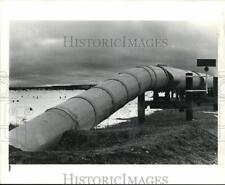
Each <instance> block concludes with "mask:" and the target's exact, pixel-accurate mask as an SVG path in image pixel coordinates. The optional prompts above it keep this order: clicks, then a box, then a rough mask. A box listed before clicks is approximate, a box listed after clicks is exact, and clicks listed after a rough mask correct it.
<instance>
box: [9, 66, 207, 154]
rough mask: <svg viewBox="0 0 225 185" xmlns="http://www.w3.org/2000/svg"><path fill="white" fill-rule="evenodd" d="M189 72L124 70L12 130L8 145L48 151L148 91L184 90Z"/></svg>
mask: <svg viewBox="0 0 225 185" xmlns="http://www.w3.org/2000/svg"><path fill="white" fill-rule="evenodd" d="M187 72H188V71H186V70H182V69H177V68H172V67H167V66H138V67H135V68H131V69H128V70H125V71H124V72H122V73H119V74H118V75H116V76H113V77H112V78H110V79H108V80H105V81H103V82H102V83H100V84H99V85H97V86H95V87H93V88H91V89H89V90H87V91H85V92H83V93H81V94H79V95H77V96H75V97H72V98H70V99H68V100H67V101H65V102H63V103H61V104H60V105H57V106H55V107H52V108H50V109H48V110H47V111H45V112H44V113H42V114H40V115H39V116H37V117H35V118H33V119H31V120H30V121H28V122H27V123H26V124H24V125H20V126H19V127H17V128H15V129H13V130H11V131H10V132H9V143H10V145H12V146H14V147H16V148H19V149H21V150H23V151H42V150H45V149H47V148H49V147H51V146H52V145H54V144H56V143H57V142H58V141H59V139H60V138H61V136H62V135H63V133H64V132H65V131H68V130H71V129H76V130H90V129H92V128H93V127H95V126H96V125H98V124H99V123H101V122H102V121H103V120H105V119H106V118H108V117H109V116H110V115H111V114H113V113H114V112H115V111H117V110H118V109H120V108H121V107H123V106H124V105H125V104H126V103H128V102H129V101H131V100H133V99H134V98H136V97H137V96H139V95H141V94H143V93H144V92H145V91H148V90H157V91H159V90H166V89H168V88H174V89H177V90H178V89H183V90H184V89H185V74H186V73H187ZM197 75H198V74H197ZM209 79H211V78H209ZM193 82H194V83H193V85H194V87H195V88H199V87H200V86H201V84H202V78H201V77H199V78H194V79H193Z"/></svg>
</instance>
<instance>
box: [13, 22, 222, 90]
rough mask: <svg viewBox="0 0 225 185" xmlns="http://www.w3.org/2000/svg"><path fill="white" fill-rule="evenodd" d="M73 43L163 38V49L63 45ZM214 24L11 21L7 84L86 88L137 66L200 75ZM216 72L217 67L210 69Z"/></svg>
mask: <svg viewBox="0 0 225 185" xmlns="http://www.w3.org/2000/svg"><path fill="white" fill-rule="evenodd" d="M64 36H73V37H74V38H77V39H82V38H91V39H102V38H106V39H110V38H121V37H123V36H126V37H127V38H138V39H144V40H147V39H149V38H153V39H167V42H168V45H167V46H166V47H146V48H144V47H139V48H135V47H133V48H132V47H113V48H110V47H107V48H104V47H79V48H78V47H72V48H71V47H64ZM217 39H218V25H217V24H216V23H212V22H211V23H209V22H207V23H206V22H204V23H203V22H159V21H155V22H154V21H135V22H133V21H126V22H121V21H120V22H118V21H111V22H110V21H107V22H103V21H97V22H96V21H95V22H94V21H12V22H11V24H10V85H11V86H35V85H46V84H89V83H96V82H99V81H101V80H104V79H106V78H108V77H110V76H112V75H114V74H115V73H116V72H119V71H123V70H124V69H127V68H131V67H134V66H138V65H154V64H166V65H170V66H174V67H178V68H183V69H190V70H196V71H200V72H202V69H200V68H197V67H196V59H197V58H217ZM211 72H212V73H216V69H212V70H211Z"/></svg>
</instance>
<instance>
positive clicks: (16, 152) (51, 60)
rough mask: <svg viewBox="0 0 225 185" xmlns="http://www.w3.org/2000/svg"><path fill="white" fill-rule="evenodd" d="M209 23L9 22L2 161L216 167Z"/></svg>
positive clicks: (214, 40)
mask: <svg viewBox="0 0 225 185" xmlns="http://www.w3.org/2000/svg"><path fill="white" fill-rule="evenodd" d="M217 46H218V25H217V24H213V23H208V22H194V21H193V22H187V21H186V22H185V21H12V22H10V64H9V65H10V67H9V69H10V78H9V82H10V86H9V87H10V92H9V95H10V112H9V116H10V117H9V119H10V128H9V129H10V132H9V144H10V147H9V162H10V164H217V159H218V152H217V148H218V147H217V145H218V143H217V137H218V133H217V128H218V123H217V122H218V119H217V116H218V113H217V88H218V87H217V65H216V64H217V62H216V61H217V51H218V49H217Z"/></svg>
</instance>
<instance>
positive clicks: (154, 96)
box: [153, 91, 159, 102]
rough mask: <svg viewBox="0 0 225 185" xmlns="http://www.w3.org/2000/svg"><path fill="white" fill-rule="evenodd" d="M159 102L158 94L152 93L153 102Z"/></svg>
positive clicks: (156, 92)
mask: <svg viewBox="0 0 225 185" xmlns="http://www.w3.org/2000/svg"><path fill="white" fill-rule="evenodd" d="M158 100H159V92H158V91H154V92H153V101H155V102H157V101H158Z"/></svg>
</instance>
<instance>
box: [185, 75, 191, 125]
mask: <svg viewBox="0 0 225 185" xmlns="http://www.w3.org/2000/svg"><path fill="white" fill-rule="evenodd" d="M192 90H193V73H186V120H187V121H192V120H193V92H192Z"/></svg>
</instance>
